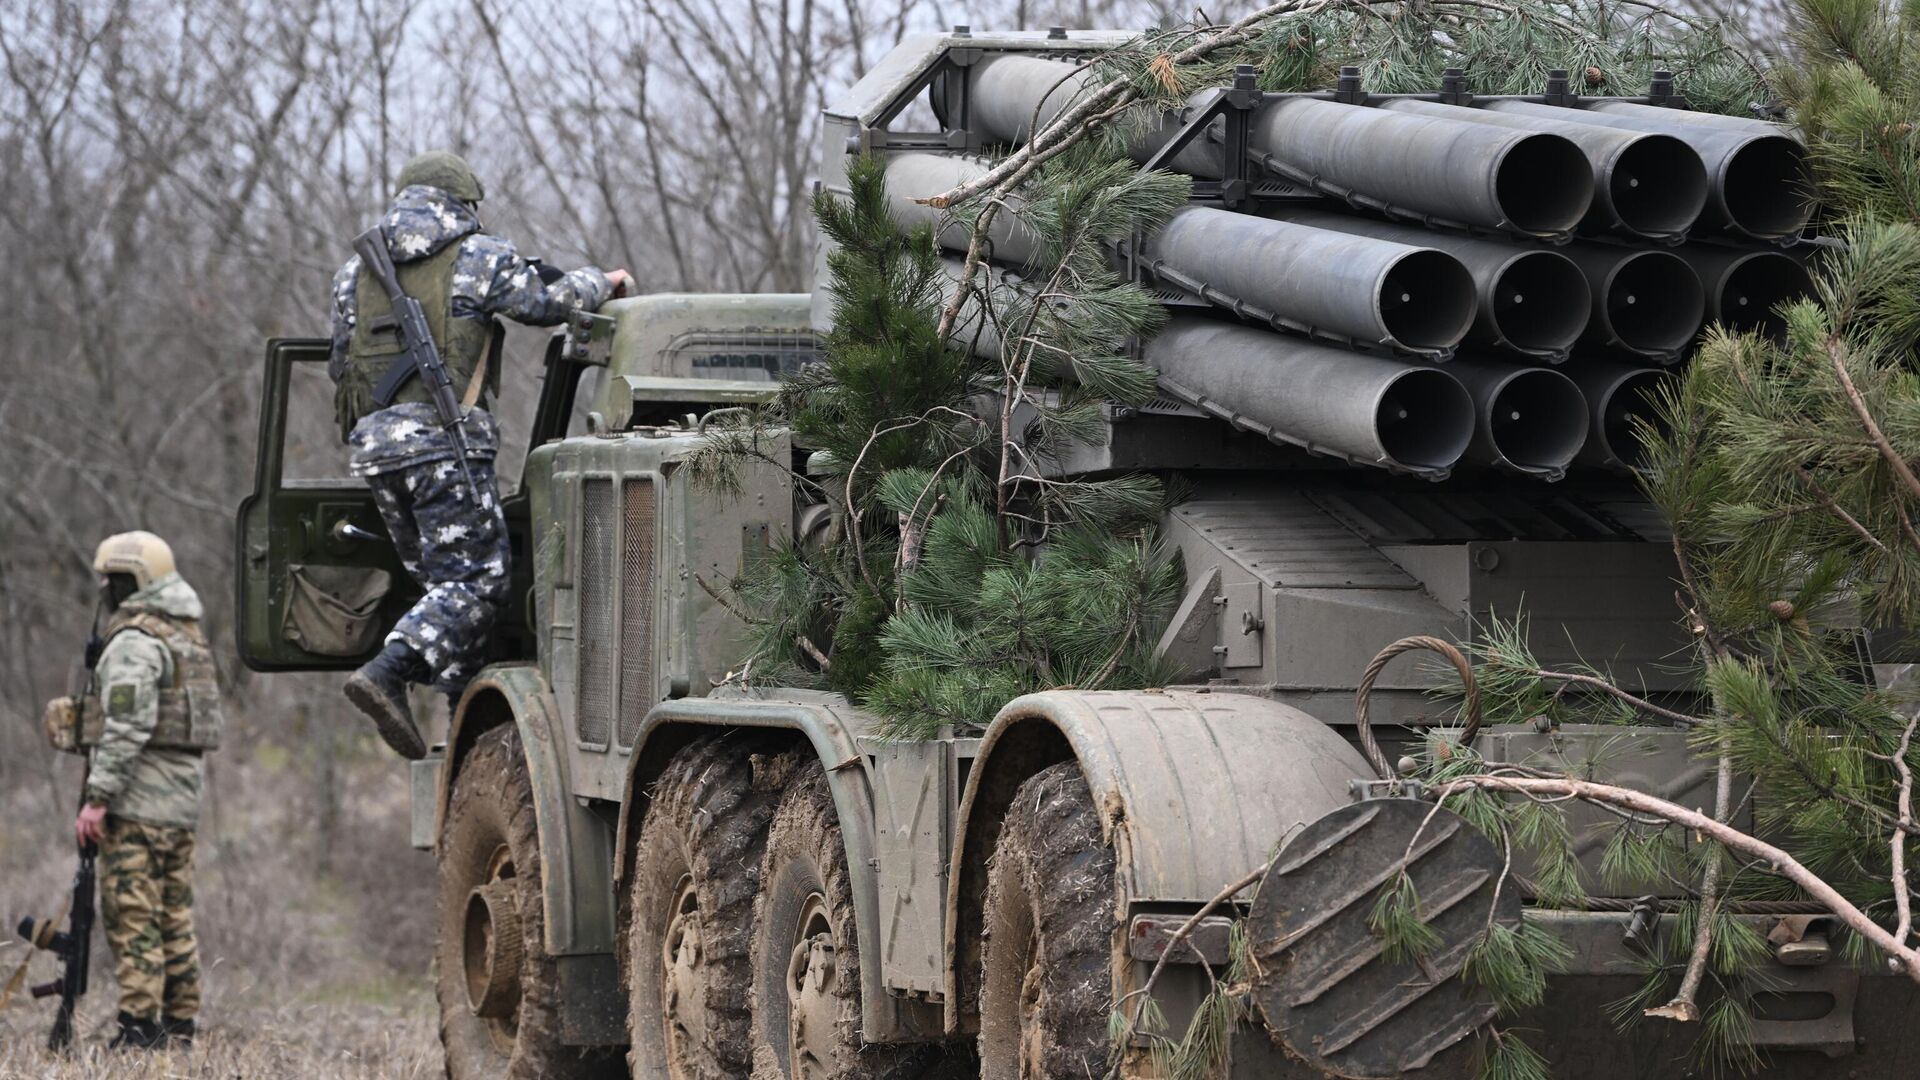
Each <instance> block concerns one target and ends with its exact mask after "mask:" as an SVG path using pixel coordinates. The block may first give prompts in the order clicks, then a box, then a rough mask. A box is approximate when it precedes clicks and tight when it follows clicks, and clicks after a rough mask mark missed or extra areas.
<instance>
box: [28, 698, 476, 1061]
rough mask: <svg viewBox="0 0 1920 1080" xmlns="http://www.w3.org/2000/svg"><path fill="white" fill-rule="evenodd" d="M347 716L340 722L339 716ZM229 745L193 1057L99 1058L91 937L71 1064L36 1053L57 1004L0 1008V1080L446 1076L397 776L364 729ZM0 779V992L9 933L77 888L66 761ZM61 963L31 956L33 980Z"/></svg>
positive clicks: (111, 1003)
mask: <svg viewBox="0 0 1920 1080" xmlns="http://www.w3.org/2000/svg"><path fill="white" fill-rule="evenodd" d="M341 719H345V718H341ZM316 728H317V730H315V731H307V732H301V731H297V730H289V731H287V732H286V733H285V735H284V736H277V737H274V738H264V737H263V738H254V739H250V740H237V741H238V742H240V743H241V744H240V745H236V746H234V747H232V748H231V750H222V751H221V752H220V754H219V755H218V756H216V757H215V758H213V759H211V761H210V766H211V780H210V784H209V787H210V790H211V797H210V799H209V805H208V806H207V807H206V819H205V821H204V822H203V824H202V828H201V830H200V834H199V846H198V850H197V853H196V869H197V881H196V888H197V893H198V895H197V902H196V905H195V917H196V922H197V929H198V931H199V935H200V942H201V960H202V964H203V968H204V976H203V980H204V986H205V998H206V1000H205V1004H204V1009H203V1012H202V1015H201V1031H202V1037H201V1038H200V1040H199V1042H198V1043H197V1045H195V1046H194V1047H193V1048H192V1050H191V1051H189V1052H179V1053H168V1054H156V1055H133V1054H117V1053H109V1052H108V1051H107V1050H106V1043H107V1041H108V1039H110V1038H111V1037H112V1035H113V1032H114V1029H115V1025H114V1019H113V1018H114V1012H115V996H116V988H115V985H114V981H113V970H112V964H111V959H110V957H109V955H108V952H107V948H106V944H105V941H104V939H103V938H102V937H101V936H100V934H99V932H98V931H97V930H96V932H95V935H94V939H93V948H94V963H93V967H92V969H91V983H92V986H91V989H90V992H89V993H88V995H87V997H86V998H85V1000H84V1003H83V1007H82V1009H81V1014H80V1025H79V1027H80V1039H79V1046H78V1048H77V1052H76V1053H75V1054H74V1055H72V1056H71V1057H67V1058H54V1057H51V1056H49V1055H48V1054H47V1053H46V1051H45V1050H44V1049H43V1044H44V1042H45V1039H46V1031H47V1027H48V1025H49V1023H50V1022H51V1019H52V1016H53V1005H52V1003H51V1001H32V1000H29V999H27V997H26V995H25V994H24V993H22V994H21V995H20V999H19V1000H16V1001H15V1002H14V1003H13V1005H12V1006H11V1007H9V1008H7V1009H5V1010H4V1011H0V1080H11V1078H15V1077H22V1078H24V1077H35V1078H38V1077H56V1078H63V1077H107V1076H111V1077H115V1078H119V1077H127V1078H153V1080H159V1078H161V1077H166V1078H170V1080H171V1078H178V1077H220V1078H223V1080H233V1078H246V1080H252V1078H255V1077H311V1078H316V1080H333V1078H346V1077H383V1078H385V1077H396V1078H403V1080H404V1078H411V1077H429V1076H439V1075H441V1059H440V1047H439V1041H438V1038H437V1035H436V1025H435V1009H434V1005H433V998H432V991H431V984H430V982H429V966H430V961H431V949H432V944H431V927H432V916H433V912H432V906H433V892H432V884H433V863H432V858H431V856H430V855H428V854H427V853H425V852H419V851H414V850H412V849H411V848H410V847H408V846H407V825H408V816H407V811H408V797H407V786H406V771H405V769H404V767H403V766H402V765H401V764H400V763H399V762H398V761H397V760H395V759H394V758H393V757H392V756H391V755H390V754H387V753H385V752H384V751H382V750H380V749H379V748H378V747H376V746H375V745H373V743H372V740H371V738H370V737H367V736H365V735H364V734H362V733H361V732H360V731H359V729H358V728H352V727H338V726H334V725H333V720H332V718H331V717H330V718H329V721H328V723H327V725H325V726H321V725H318V724H316ZM5 764H6V768H4V769H0V781H4V783H0V982H4V981H5V979H6V978H7V977H8V976H10V975H11V974H12V973H13V970H14V968H15V967H16V966H17V965H18V964H19V963H20V960H21V957H22V956H24V955H25V954H26V953H27V951H28V949H27V946H26V945H25V944H24V943H22V942H20V941H19V940H18V939H17V938H15V937H14V934H13V927H14V926H15V925H16V924H17V923H18V921H19V920H20V918H21V917H22V916H25V915H51V914H53V913H55V912H57V911H58V910H59V909H60V905H61V903H62V893H63V891H64V890H65V889H66V888H67V886H68V883H69V882H70V880H71V877H72V874H73V867H74V863H73V856H72V850H73V849H72V833H71V831H70V830H69V827H68V825H67V821H68V820H69V819H70V816H71V812H70V810H69V809H68V808H69V807H71V806H72V802H71V800H72V798H73V793H74V792H77V791H78V790H79V783H80V781H79V775H78V772H77V762H73V761H69V760H62V759H61V758H60V757H58V756H56V755H52V754H51V753H50V752H49V754H48V756H47V758H46V760H44V761H41V760H38V759H34V760H20V759H16V760H15V761H10V762H7V763H5ZM56 971H57V965H56V964H55V963H54V961H53V959H52V958H51V957H50V956H48V955H46V954H44V953H43V954H38V955H36V956H35V958H34V960H33V963H32V967H31V968H30V978H31V980H32V981H35V982H44V981H46V980H49V979H51V978H53V977H54V976H55V974H56Z"/></svg>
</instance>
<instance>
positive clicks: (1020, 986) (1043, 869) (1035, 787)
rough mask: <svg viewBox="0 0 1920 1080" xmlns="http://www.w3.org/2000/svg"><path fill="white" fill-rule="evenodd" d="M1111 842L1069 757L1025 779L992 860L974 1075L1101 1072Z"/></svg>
mask: <svg viewBox="0 0 1920 1080" xmlns="http://www.w3.org/2000/svg"><path fill="white" fill-rule="evenodd" d="M1114 895H1115V886H1114V862H1113V849H1112V848H1111V847H1110V846H1108V844H1107V843H1106V841H1105V839H1104V838H1103V837H1102V835H1101V830H1100V818H1099V815H1098V813H1097V812H1096V810H1095V808H1094V805H1093V796H1092V794H1091V793H1089V792H1088V790H1087V782H1086V780H1084V779H1083V778H1082V777H1081V775H1080V769H1079V766H1077V765H1076V764H1074V763H1073V762H1066V763H1063V764H1059V765H1054V766H1051V767H1049V768H1046V769H1043V770H1041V771H1040V772H1039V773H1036V774H1035V775H1034V776H1032V777H1031V778H1029V779H1028V780H1027V781H1026V782H1025V783H1023V784H1021V785H1020V789H1019V791H1018V793H1017V794H1015V795H1014V797H1013V805H1012V807H1011V808H1010V809H1009V810H1008V812H1007V818H1006V822H1005V824H1004V825H1002V827H1001V829H1000V837H999V840H998V841H997V842H996V843H995V844H994V849H993V858H992V860H991V861H990V862H989V863H988V869H987V896H986V903H985V907H984V911H983V921H984V923H985V930H986V941H985V944H984V945H983V946H982V949H981V976H980V1039H979V1047H980V1076H981V1080H1039V1078H1042V1077H1056V1076H1096V1077H1097V1076H1103V1075H1105V1074H1106V1071H1107V1060H1108V1039H1107V1017H1108V1013H1109V1012H1110V1010H1111V1009H1112V1005H1113V1002H1112V993H1113V947H1114V940H1113V935H1114V921H1113V905H1114Z"/></svg>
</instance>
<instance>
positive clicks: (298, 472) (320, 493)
mask: <svg viewBox="0 0 1920 1080" xmlns="http://www.w3.org/2000/svg"><path fill="white" fill-rule="evenodd" d="M328 352H329V343H328V341H327V340H326V339H325V338H276V339H274V340H273V341H270V342H268V343H267V370H266V378H265V380H264V383H263V386H262V393H261V402H260V439H259V444H258V446H257V447H256V448H255V454H254V474H253V494H251V495H249V496H247V498H246V499H245V500H244V501H243V502H241V504H240V513H239V519H238V521H237V522H236V523H235V529H234V536H235V542H236V543H237V544H238V545H239V550H238V552H237V553H236V558H235V560H234V566H235V572H234V574H235V582H234V585H235V589H236V597H235V599H236V604H235V609H236V611H237V612H238V613H239V615H238V618H237V620H236V622H237V627H238V635H237V636H238V638H239V644H240V658H241V659H242V660H243V661H245V662H246V665H247V666H248V667H250V668H252V669H254V670H255V671H315V670H326V669H334V668H353V667H357V666H359V665H360V664H362V663H365V662H366V660H367V659H368V658H370V657H371V656H372V655H373V654H374V653H375V652H377V651H378V650H379V648H380V644H381V639H382V638H383V637H384V636H385V634H386V631H387V629H388V628H389V627H391V626H392V625H393V624H394V623H395V622H396V621H397V620H398V619H399V617H400V615H401V614H402V613H403V612H405V611H406V609H407V608H408V607H409V606H410V605H411V604H412V603H413V601H414V600H415V599H417V598H418V596H419V589H418V588H417V587H416V586H415V585H414V583H413V580H412V579H411V578H410V577H409V576H408V575H407V572H406V569H405V568H404V567H402V566H401V565H400V559H399V556H398V555H397V554H395V552H394V548H393V543H392V541H391V540H389V539H388V537H387V529H386V526H385V525H384V524H383V523H382V522H381V520H380V511H379V508H377V507H376V506H374V503H373V493H372V492H371V491H369V490H368V488H367V485H366V483H365V482H364V481H362V480H360V479H358V478H356V477H354V476H352V475H351V474H349V473H348V471H347V448H346V446H345V445H343V444H342V443H341V440H340V435H339V432H338V431H337V430H336V429H335V428H334V419H333V417H334V412H333V382H332V380H330V379H329V378H328V377H327V356H328Z"/></svg>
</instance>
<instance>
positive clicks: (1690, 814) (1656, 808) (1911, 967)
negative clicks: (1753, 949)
mask: <svg viewBox="0 0 1920 1080" xmlns="http://www.w3.org/2000/svg"><path fill="white" fill-rule="evenodd" d="M1472 790H1485V791H1502V792H1511V793H1513V794H1516V795H1526V796H1529V797H1532V796H1549V797H1553V796H1570V797H1572V798H1575V799H1580V800H1582V801H1586V802H1594V803H1605V804H1608V805H1612V806H1618V807H1621V808H1623V809H1626V810H1631V811H1633V812H1635V813H1638V814H1644V815H1647V816H1650V817H1657V818H1660V819H1662V820H1664V821H1670V822H1672V823H1673V824H1675V825H1679V826H1681V827H1682V828H1685V829H1689V830H1691V831H1693V832H1697V833H1699V834H1701V835H1702V836H1705V837H1707V838H1708V839H1710V840H1712V841H1714V842H1715V843H1718V844H1719V845H1721V846H1722V847H1724V848H1727V849H1728V850H1730V851H1736V852H1739V853H1740V854H1742V855H1745V856H1747V857H1748V858H1752V859H1757V860H1759V861H1760V863H1761V865H1763V866H1765V867H1767V868H1768V869H1770V870H1772V871H1773V872H1775V873H1777V874H1780V875H1781V876H1782V877H1785V878H1786V879H1787V880H1789V881H1791V882H1793V883H1794V884H1795V885H1797V886H1799V887H1800V888H1801V889H1803V890H1805V891H1806V892H1807V893H1808V894H1809V895H1810V896H1812V897H1813V898H1814V899H1815V900H1818V901H1819V902H1820V903H1822V904H1825V905H1826V906H1827V909H1828V910H1829V911H1832V912H1833V914H1834V917H1835V918H1837V919H1839V920H1840V921H1841V922H1842V923H1844V924H1845V925H1846V926H1847V928H1848V929H1850V930H1852V931H1853V932H1855V933H1857V934H1859V935H1860V936H1862V937H1863V938H1865V939H1866V940H1867V941H1869V942H1870V943H1872V944H1873V946H1874V947H1875V948H1877V949H1879V950H1880V951H1881V952H1882V953H1884V954H1885V955H1886V956H1887V957H1888V958H1889V959H1890V960H1892V961H1894V962H1895V963H1896V965H1897V967H1898V969H1899V970H1900V971H1901V972H1902V973H1904V974H1905V975H1907V977H1908V978H1911V979H1912V980H1913V981H1914V982H1916V983H1920V950H1916V949H1914V948H1912V947H1910V946H1908V945H1906V944H1905V943H1904V942H1901V941H1898V940H1896V939H1895V938H1894V937H1893V935H1892V934H1891V933H1889V932H1888V931H1887V929H1886V928H1885V927H1882V926H1881V925H1880V924H1879V923H1876V922H1874V921H1873V920H1872V919H1871V918H1869V917H1868V916H1867V915H1866V914H1865V913H1864V912H1862V911H1861V910H1860V908H1859V907H1858V906H1856V905H1855V904H1854V903H1853V902H1852V901H1850V900H1848V899H1847V898H1846V897H1845V896H1842V895H1841V894H1840V892H1839V891H1838V890H1837V889H1835V888H1834V887H1833V886H1832V885H1830V884H1828V883H1827V882H1826V880H1825V879H1823V878H1822V877H1820V875H1818V874H1815V873H1814V872H1813V871H1811V870H1809V869H1807V867H1806V866H1805V865H1804V864H1803V863H1801V862H1800V861H1799V860H1798V859H1796V858H1794V857H1793V856H1792V855H1789V854H1788V853H1787V852H1785V851H1782V850H1781V849H1780V848H1777V847H1775V846H1773V845H1772V844H1769V843H1767V842H1765V841H1763V840H1759V839H1756V838H1755V837H1752V836H1749V835H1747V834H1746V833H1743V832H1741V831H1740V830H1738V829H1735V828H1733V827H1732V826H1731V825H1728V824H1726V823H1725V822H1721V821H1718V820H1716V819H1715V818H1713V817H1710V816H1708V815H1706V814H1703V813H1700V812H1699V811H1697V810H1691V809H1688V808H1687V807H1684V806H1681V805H1679V804H1677V803H1672V802H1668V801H1667V800H1665V799H1661V798H1657V797H1655V796H1652V795H1648V794H1646V793H1644V792H1640V791H1635V790H1633V789H1632V788H1623V787H1617V786H1614V785H1612V784H1600V783H1595V782H1593V781H1590V780H1576V779H1572V778H1564V779H1545V778H1538V777H1522V776H1501V775H1495V774H1491V773H1488V774H1480V775H1474V776H1459V777H1454V778H1451V779H1448V780H1446V781H1443V782H1440V783H1438V784H1436V785H1434V787H1433V788H1432V791H1433V794H1434V795H1436V796H1438V797H1441V798H1444V797H1446V796H1447V795H1450V794H1453V793H1455V792H1465V791H1472Z"/></svg>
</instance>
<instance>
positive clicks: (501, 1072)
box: [434, 725, 619, 1080]
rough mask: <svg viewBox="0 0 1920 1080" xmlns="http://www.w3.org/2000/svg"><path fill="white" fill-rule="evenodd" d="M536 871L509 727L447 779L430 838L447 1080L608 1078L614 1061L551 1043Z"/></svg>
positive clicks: (554, 1002)
mask: <svg viewBox="0 0 1920 1080" xmlns="http://www.w3.org/2000/svg"><path fill="white" fill-rule="evenodd" d="M540 873H541V867H540V841H539V835H538V832H537V830H536V827H535V824H534V817H533V784H532V782H531V781H530V780H529V779H528V778H527V766H526V761H525V759H524V758H523V757H522V755H521V748H520V733H519V731H518V730H516V729H515V728H514V727H513V726H512V725H507V726H504V727H498V728H494V729H493V730H491V731H488V732H486V733H485V734H483V735H481V736H480V739H479V741H477V742H476V743H475V744H474V746H473V750H472V751H471V752H470V753H469V754H468V755H467V758H466V761H465V762H464V763H463V764H462V766H461V768H460V775H459V776H458V777H456V778H455V780H454V784H453V797H452V800H451V802H450V803H449V804H448V806H447V820H446V826H445V831H444V832H443V833H442V834H441V837H440V858H439V903H438V910H439V922H438V937H437V940H436V942H435V947H434V967H435V971H436V976H435V991H436V994H437V996H438V998H439V1000H440V1041H441V1044H442V1045H443V1046H444V1047H445V1048H446V1067H447V1076H448V1077H449V1080H481V1078H483V1077H484V1078H488V1080H492V1078H499V1077H506V1078H510V1080H535V1078H543V1077H558V1078H574V1077H599V1076H606V1075H609V1074H610V1072H617V1069H618V1066H619V1059H618V1057H617V1055H613V1054H610V1053H609V1052H607V1051H605V1050H593V1049H583V1048H581V1047H574V1046H567V1045H564V1044H563V1043H562V1042H561V1039H560V1009H561V1006H562V1003H561V1002H560V1000H559V993H558V987H559V976H558V971H557V965H556V964H555V962H554V960H553V958H552V957H550V956H548V955H547V953H546V948H545V944H544V943H545V940H546V938H545V929H546V926H545V915H544V913H543V910H542V907H541V900H540ZM516 972H517V977H516V975H515V973H516ZM482 1013H485V1014H486V1015H481V1014H482Z"/></svg>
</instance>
